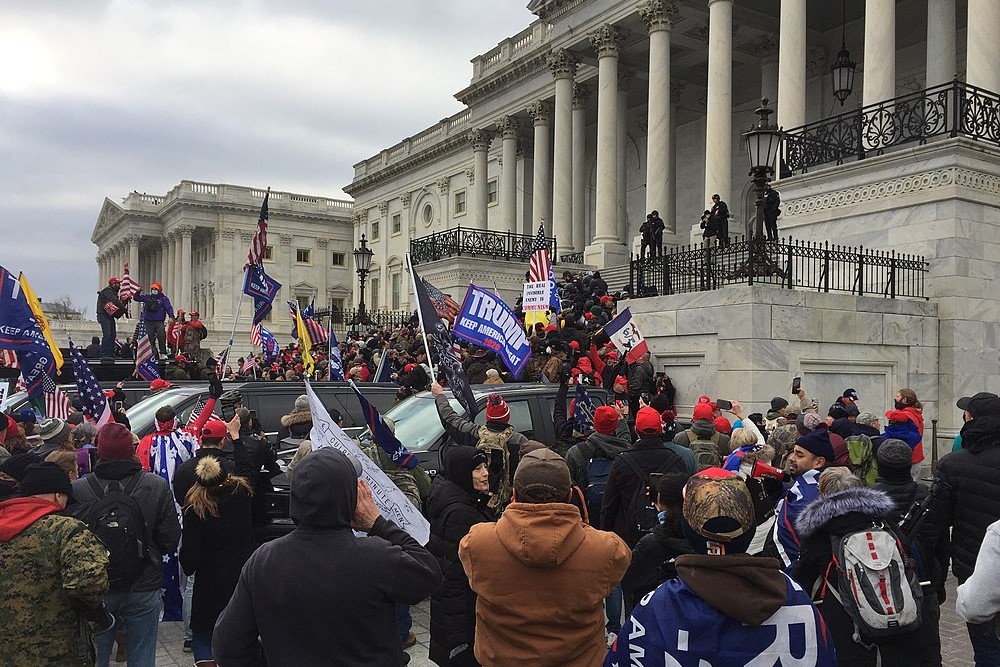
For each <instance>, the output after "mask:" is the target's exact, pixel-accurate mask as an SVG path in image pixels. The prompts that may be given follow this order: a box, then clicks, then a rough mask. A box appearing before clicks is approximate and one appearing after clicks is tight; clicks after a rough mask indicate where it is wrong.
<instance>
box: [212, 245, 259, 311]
mask: <svg viewBox="0 0 1000 667" xmlns="http://www.w3.org/2000/svg"><path fill="white" fill-rule="evenodd" d="M236 234H237V230H235V229H233V228H231V227H223V228H221V229H219V230H218V231H217V232H216V236H215V239H216V240H215V276H214V278H213V282H214V283H215V294H214V297H213V301H214V302H215V307H214V308H213V312H214V315H215V317H216V319H217V321H216V324H218V325H220V326H222V327H223V328H227V329H228V328H231V327H232V326H233V320H232V318H233V316H234V314H235V313H234V312H233V305H234V300H235V299H237V298H240V299H242V298H243V296H242V292H240V291H239V290H240V289H241V288H242V287H243V284H242V280H243V272H242V271H240V272H239V273H237V271H236V267H235V265H234V262H233V255H234V249H235V248H236V247H237V245H236ZM239 235H240V238H241V240H242V241H243V243H241V244H240V245H239V246H238V247H240V248H249V247H250V241H252V240H253V232H252V231H250V230H249V229H241V230H239ZM249 312H250V314H251V317H252V316H253V305H251V306H250V310H249Z"/></svg>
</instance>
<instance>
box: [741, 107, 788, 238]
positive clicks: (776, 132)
mask: <svg viewBox="0 0 1000 667" xmlns="http://www.w3.org/2000/svg"><path fill="white" fill-rule="evenodd" d="M760 103H761V104H760V108H759V109H757V111H755V112H754V113H756V114H757V115H758V116H759V119H758V121H757V124H756V125H754V126H752V127H751V128H750V129H749V130H747V131H746V132H744V133H743V141H744V142H746V146H747V156H748V157H749V158H750V176H751V178H753V184H754V188H755V189H756V190H757V220H756V222H755V224H754V232H753V235H754V239H759V238H762V237H763V236H764V187H765V186H766V185H767V183H768V182H769V181H770V180H771V178H770V176H771V175H772V174H773V173H774V161H775V160H776V159H777V157H778V149H779V148H780V147H781V138H782V137H783V136H784V132H782V131H781V129H779V128H778V127H777V126H776V125H772V124H771V123H770V121H768V118H767V117H768V116H770V115H771V114H772V113H774V112H773V111H771V108H770V107H769V106H767V98H766V97H765V98H764V99H762V100H761V101H760Z"/></svg>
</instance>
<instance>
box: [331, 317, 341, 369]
mask: <svg viewBox="0 0 1000 667" xmlns="http://www.w3.org/2000/svg"><path fill="white" fill-rule="evenodd" d="M329 332H330V379H331V380H336V381H337V382H343V381H344V362H343V360H342V359H341V358H340V344H339V343H338V342H337V334H335V333H333V320H332V319H331V320H330V325H329Z"/></svg>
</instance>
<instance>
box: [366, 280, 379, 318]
mask: <svg viewBox="0 0 1000 667" xmlns="http://www.w3.org/2000/svg"><path fill="white" fill-rule="evenodd" d="M378 288H379V280H378V278H369V279H368V294H367V295H366V296H367V297H368V303H367V304H365V308H367V309H368V310H378Z"/></svg>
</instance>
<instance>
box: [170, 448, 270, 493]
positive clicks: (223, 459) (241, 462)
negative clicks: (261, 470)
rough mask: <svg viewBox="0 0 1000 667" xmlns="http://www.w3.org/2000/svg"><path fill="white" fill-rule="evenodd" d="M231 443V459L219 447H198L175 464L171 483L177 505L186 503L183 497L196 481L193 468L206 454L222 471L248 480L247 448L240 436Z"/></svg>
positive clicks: (248, 459) (248, 462)
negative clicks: (214, 460) (216, 461)
mask: <svg viewBox="0 0 1000 667" xmlns="http://www.w3.org/2000/svg"><path fill="white" fill-rule="evenodd" d="M227 444H228V443H227ZM232 444H233V453H232V458H231V459H230V458H228V457H227V456H226V453H225V452H224V451H223V450H222V448H221V447H200V448H199V449H198V451H196V452H195V453H194V456H193V457H191V458H190V459H188V460H187V461H185V462H184V463H182V464H180V465H179V466H177V469H176V470H175V471H174V479H173V482H172V483H171V484H172V488H173V492H174V498H176V499H177V504H178V505H180V506H181V507H184V505H185V504H186V502H187V501H186V500H185V499H186V498H187V493H188V491H190V490H191V487H192V486H194V485H195V484H196V483H197V478H196V477H195V473H194V469H195V468H196V467H197V466H198V462H199V461H200V460H201V459H203V458H205V457H206V456H212V457H215V458H217V459H218V460H219V464H220V465H221V466H222V470H223V472H225V473H226V474H227V475H239V476H240V477H245V478H247V479H248V480H249V479H250V478H251V476H252V475H251V468H250V457H249V456H248V455H247V450H246V447H245V446H244V445H243V440H242V438H241V439H239V440H234V441H233V443H232Z"/></svg>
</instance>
